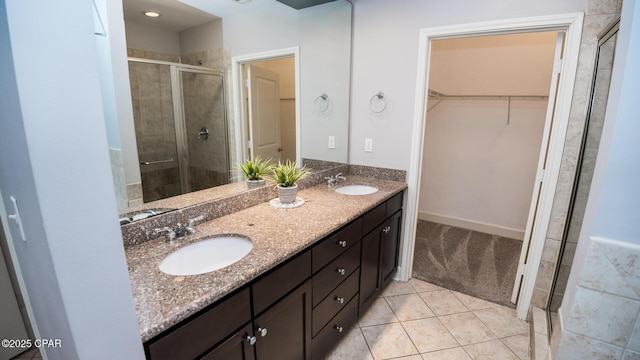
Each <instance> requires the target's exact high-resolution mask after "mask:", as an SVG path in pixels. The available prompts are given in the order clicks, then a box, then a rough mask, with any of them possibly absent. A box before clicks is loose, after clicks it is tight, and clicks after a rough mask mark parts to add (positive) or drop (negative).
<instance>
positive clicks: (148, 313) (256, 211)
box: [125, 175, 407, 342]
mask: <svg viewBox="0 0 640 360" xmlns="http://www.w3.org/2000/svg"><path fill="white" fill-rule="evenodd" d="M346 184H366V185H372V186H375V187H377V188H378V189H379V191H378V192H376V193H373V194H370V195H360V196H349V195H342V194H338V193H336V192H334V191H332V190H330V189H328V187H327V185H324V184H323V185H318V186H314V187H311V188H308V189H304V190H301V191H299V192H298V197H301V198H303V199H304V200H305V201H306V203H305V204H304V205H303V206H301V207H298V208H295V209H276V208H274V207H272V206H271V205H270V204H269V202H265V203H261V204H259V205H257V206H253V207H250V208H247V209H244V210H241V211H238V212H235V213H232V214H230V215H227V216H223V217H220V218H217V219H214V220H212V221H209V222H206V223H203V224H200V225H197V226H196V230H197V231H198V232H197V233H196V234H194V235H191V236H188V237H185V238H184V239H182V240H178V241H174V242H173V243H167V242H166V241H165V239H164V237H161V238H158V239H154V240H151V241H147V242H145V243H142V244H140V245H135V246H131V247H129V248H127V249H126V250H125V253H126V258H127V263H128V267H129V277H130V280H131V287H132V291H133V297H134V302H135V305H136V313H137V316H138V323H139V325H140V335H141V337H142V341H143V342H144V341H147V340H150V339H151V338H153V337H154V336H156V335H158V334H160V333H161V332H162V331H164V330H166V329H168V328H170V327H171V326H173V325H175V324H177V323H178V322H180V321H181V320H184V319H186V318H187V317H189V316H190V315H192V314H194V313H196V312H197V311H199V310H201V309H203V308H204V307H206V306H207V305H209V304H212V303H213V302H215V301H216V300H218V299H221V298H222V297H224V296H225V295H227V294H229V293H231V292H232V291H234V290H236V289H238V288H240V287H241V286H242V285H245V284H247V283H249V282H250V281H251V280H253V279H255V278H256V277H258V276H259V275H261V274H263V273H265V272H267V271H268V270H270V269H272V268H273V267H274V266H276V265H278V264H280V263H282V262H284V261H285V260H287V259H288V258H290V257H292V256H293V255H295V254H297V253H299V252H300V251H302V250H304V249H306V248H308V247H309V246H310V245H312V244H313V243H315V242H316V241H318V240H321V239H322V238H323V237H325V236H326V235H329V234H330V233H332V232H333V231H335V230H337V229H338V228H340V227H341V226H343V225H345V224H347V223H348V222H350V221H351V220H353V219H355V218H357V217H358V216H360V215H362V214H364V213H365V212H366V211H368V210H370V209H372V208H373V207H375V206H376V205H378V204H380V203H382V202H383V201H384V200H386V199H388V198H390V197H391V196H393V195H395V194H396V193H398V192H400V191H402V190H404V189H406V187H407V185H406V184H405V183H403V182H397V181H387V180H379V179H374V178H369V177H360V176H353V175H352V176H349V177H348V179H347V180H346V181H344V182H341V183H340V184H339V185H338V186H340V185H346ZM219 234H240V235H245V236H248V237H249V238H251V240H252V241H253V243H254V246H253V249H252V250H251V252H250V253H249V254H248V255H247V256H245V257H244V258H243V259H241V260H240V261H238V262H236V263H234V264H232V265H229V266H227V267H225V268H222V269H220V270H216V271H213V272H210V273H206V274H201V275H193V276H172V275H167V274H165V273H163V272H161V271H160V269H159V268H158V264H159V263H160V261H161V260H162V259H164V257H165V256H167V255H168V254H170V253H171V252H173V251H175V250H176V249H178V248H180V247H183V246H185V245H186V244H189V243H191V242H193V241H197V240H199V239H202V238H206V237H209V236H212V235H219Z"/></svg>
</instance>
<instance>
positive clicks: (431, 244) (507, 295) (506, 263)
mask: <svg viewBox="0 0 640 360" xmlns="http://www.w3.org/2000/svg"><path fill="white" fill-rule="evenodd" d="M521 248H522V241H519V240H514V239H509V238H505V237H502V236H497V235H490V234H485V233H481V232H477V231H472V230H467V229H462V228H457V227H453V226H448V225H442V224H436V223H432V222H428V221H423V220H419V221H418V228H417V231H416V245H415V255H414V260H413V277H415V278H418V279H421V280H424V281H427V282H430V283H432V284H436V285H439V286H442V287H444V288H447V289H450V290H455V291H458V292H461V293H463V294H467V295H471V296H475V297H478V298H481V299H485V300H489V301H491V302H494V303H498V304H501V305H506V306H511V307H514V306H515V305H513V304H512V303H511V292H512V290H513V282H514V280H515V276H516V270H517V269H518V259H519V257H520V249H521Z"/></svg>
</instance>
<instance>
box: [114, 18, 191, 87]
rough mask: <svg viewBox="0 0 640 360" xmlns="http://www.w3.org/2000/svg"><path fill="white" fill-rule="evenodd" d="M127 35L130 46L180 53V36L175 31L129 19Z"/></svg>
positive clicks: (166, 52) (167, 52)
mask: <svg viewBox="0 0 640 360" xmlns="http://www.w3.org/2000/svg"><path fill="white" fill-rule="evenodd" d="M126 37H127V47H128V48H132V49H139V50H146V51H153V52H159V53H162V54H176V55H177V54H180V36H179V34H178V33H177V32H175V31H169V30H163V29H160V28H156V27H152V26H149V25H145V24H140V23H136V22H133V21H127V34H126ZM128 85H129V83H128V82H127V86H128Z"/></svg>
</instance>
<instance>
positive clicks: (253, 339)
mask: <svg viewBox="0 0 640 360" xmlns="http://www.w3.org/2000/svg"><path fill="white" fill-rule="evenodd" d="M245 340H247V342H249V345H255V344H256V340H257V339H256V337H255V336H249V335H247V337H246V338H245Z"/></svg>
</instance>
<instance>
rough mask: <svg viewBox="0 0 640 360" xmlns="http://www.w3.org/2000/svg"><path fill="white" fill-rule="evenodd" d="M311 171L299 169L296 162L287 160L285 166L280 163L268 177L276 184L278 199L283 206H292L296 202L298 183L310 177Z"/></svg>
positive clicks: (304, 168) (305, 168) (303, 168)
mask: <svg viewBox="0 0 640 360" xmlns="http://www.w3.org/2000/svg"><path fill="white" fill-rule="evenodd" d="M310 172H311V169H309V168H307V167H304V166H303V167H301V168H299V169H298V167H297V165H296V163H295V161H291V160H287V161H286V162H285V163H284V164H283V163H282V162H278V166H276V167H274V168H273V170H272V171H271V173H270V174H269V175H268V177H269V179H271V180H273V182H275V183H276V189H277V191H278V198H280V202H281V203H283V204H290V203H292V202H294V201H296V195H297V194H298V184H296V182H297V181H298V180H300V179H302V178H304V177H305V176H307V175H309V173H310Z"/></svg>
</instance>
